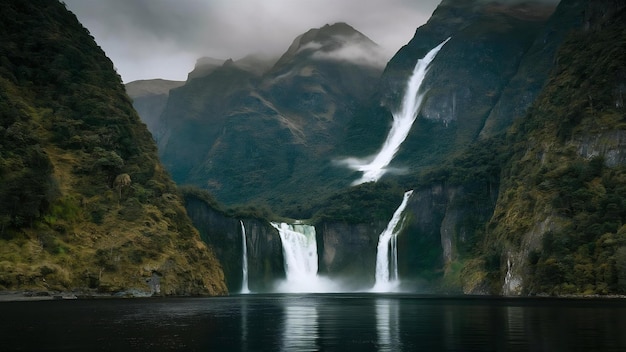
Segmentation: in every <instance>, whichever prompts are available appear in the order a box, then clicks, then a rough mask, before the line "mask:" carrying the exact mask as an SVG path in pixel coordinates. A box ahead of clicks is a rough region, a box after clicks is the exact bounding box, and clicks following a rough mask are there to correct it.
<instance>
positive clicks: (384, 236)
mask: <svg viewBox="0 0 626 352" xmlns="http://www.w3.org/2000/svg"><path fill="white" fill-rule="evenodd" d="M411 194H413V190H410V191H407V192H405V193H404V197H403V198H402V203H401V204H400V206H399V207H398V209H396V211H395V212H394V213H393V216H392V217H391V221H389V223H388V224H387V228H385V230H384V231H383V232H382V233H381V234H380V237H379V238H378V248H377V252H376V283H375V284H374V288H373V289H372V291H376V292H388V291H392V290H393V289H394V288H395V287H396V286H397V284H398V233H400V230H402V225H403V224H402V222H401V220H402V213H403V212H404V208H406V204H407V203H408V201H409V197H411ZM390 249H391V251H390Z"/></svg>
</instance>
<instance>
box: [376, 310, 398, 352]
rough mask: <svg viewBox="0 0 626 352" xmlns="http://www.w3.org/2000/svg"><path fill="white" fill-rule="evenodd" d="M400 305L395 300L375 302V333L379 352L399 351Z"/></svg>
mask: <svg viewBox="0 0 626 352" xmlns="http://www.w3.org/2000/svg"><path fill="white" fill-rule="evenodd" d="M399 312H400V305H399V303H398V301H397V300H395V299H393V300H392V299H378V300H376V332H377V334H378V350H379V351H401V350H402V342H401V341H400V313H399Z"/></svg>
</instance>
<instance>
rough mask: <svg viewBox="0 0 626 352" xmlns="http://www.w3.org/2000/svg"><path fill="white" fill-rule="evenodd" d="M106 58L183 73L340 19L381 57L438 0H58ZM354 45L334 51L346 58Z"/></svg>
mask: <svg viewBox="0 0 626 352" xmlns="http://www.w3.org/2000/svg"><path fill="white" fill-rule="evenodd" d="M64 1H65V3H66V5H67V8H68V9H69V10H70V11H72V12H74V13H75V14H76V15H77V17H78V19H79V21H81V23H83V25H84V26H85V27H87V29H88V30H89V31H90V32H91V34H92V35H93V36H94V37H95V39H96V41H97V42H98V44H99V45H100V46H101V47H102V48H103V49H104V51H105V52H106V53H107V55H108V56H109V57H110V58H111V59H112V60H113V63H114V65H115V66H116V67H117V69H118V72H119V73H120V75H121V76H122V78H123V79H124V81H126V82H128V81H132V80H136V79H149V78H157V77H159V78H166V79H179V80H184V79H185V78H186V76H187V73H188V72H189V71H191V70H192V69H193V66H194V64H195V61H196V59H198V58H200V57H203V56H207V57H214V58H218V59H227V58H233V59H235V60H236V59H239V58H242V57H244V56H246V55H248V54H250V53H256V52H264V53H268V54H274V55H280V54H282V53H283V52H285V51H286V50H287V48H288V47H289V44H290V43H291V42H292V41H293V39H294V38H295V37H296V36H298V35H300V34H302V33H304V32H306V31H308V30H309V29H311V28H319V27H321V26H323V25H325V24H327V23H336V22H346V23H348V24H349V25H351V26H352V27H354V28H355V29H357V30H358V31H360V32H361V33H363V34H365V35H366V36H368V37H369V38H371V39H372V40H373V41H374V42H376V43H378V44H379V45H380V46H381V47H382V48H383V49H384V53H385V55H386V56H387V58H390V57H391V56H392V55H393V54H394V53H395V52H396V51H397V50H398V49H399V48H400V47H402V45H404V44H406V43H407V42H408V41H409V40H410V39H411V38H412V37H413V34H414V33H415V30H416V29H417V27H419V26H420V25H422V24H423V23H425V22H426V21H427V20H428V18H429V17H430V15H431V14H432V12H433V10H434V9H435V7H436V6H437V5H438V3H439V2H440V0H424V1H419V2H416V1H410V0H388V1H380V0H342V1H336V0H318V1H307V0H264V1H257V0H211V1H206V0H176V1H172V0H106V1H102V0H64ZM355 52H356V51H355V50H354V49H345V52H338V53H336V54H337V56H336V57H337V58H339V57H348V58H352V57H355V56H359V55H356V53H355Z"/></svg>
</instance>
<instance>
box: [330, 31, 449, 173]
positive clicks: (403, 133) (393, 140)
mask: <svg viewBox="0 0 626 352" xmlns="http://www.w3.org/2000/svg"><path fill="white" fill-rule="evenodd" d="M448 40H450V38H448V39H446V40H444V41H443V42H442V43H441V44H439V45H438V46H436V47H435V48H433V49H432V50H430V51H429V52H428V54H426V56H424V58H422V59H420V60H418V61H417V64H416V65H415V68H414V69H413V74H412V75H411V77H410V78H409V81H408V82H407V88H406V92H405V94H404V97H403V98H402V104H401V106H400V110H399V111H397V112H394V113H393V114H392V115H393V123H392V125H391V130H390V131H389V134H388V135H387V139H386V140H385V142H384V143H383V146H382V147H381V149H380V151H379V152H378V154H376V155H374V156H371V157H369V158H364V159H359V158H347V159H345V160H343V161H340V163H341V164H345V165H347V166H348V167H349V168H351V169H353V170H356V171H361V172H363V175H362V176H361V178H359V179H358V180H356V181H354V182H353V183H352V184H353V185H359V184H361V183H365V182H376V181H378V180H379V179H380V178H381V177H382V176H383V175H384V174H385V173H386V172H387V171H388V170H387V166H388V165H389V163H391V161H392V160H393V158H394V157H395V156H396V153H397V152H398V150H399V149H400V145H401V144H402V142H404V140H405V139H406V137H407V136H408V135H409V132H410V131H411V127H412V126H413V123H414V122H415V119H417V114H418V112H419V109H420V107H421V105H422V101H423V99H424V95H425V94H426V92H421V91H420V88H421V86H422V82H423V81H424V78H425V77H426V73H427V72H428V69H429V65H430V63H431V62H432V61H433V59H434V58H435V56H436V55H437V53H438V52H439V50H440V49H441V48H442V47H443V46H444V44H446V43H447V42H448Z"/></svg>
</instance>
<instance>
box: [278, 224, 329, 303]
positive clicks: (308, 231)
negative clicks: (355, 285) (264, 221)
mask: <svg viewBox="0 0 626 352" xmlns="http://www.w3.org/2000/svg"><path fill="white" fill-rule="evenodd" d="M271 224H272V226H273V227H274V228H276V229H277V230H278V234H279V235H280V241H281V243H282V246H283V257H284V265H285V275H286V277H287V278H286V281H285V282H283V283H281V284H279V285H278V287H277V289H278V291H280V292H329V291H335V290H336V288H334V284H333V283H332V282H330V281H329V280H327V279H323V278H320V277H318V276H317V268H318V257H317V239H316V238H315V227H314V226H311V225H303V224H298V223H296V224H286V223H275V222H272V223H271Z"/></svg>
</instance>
